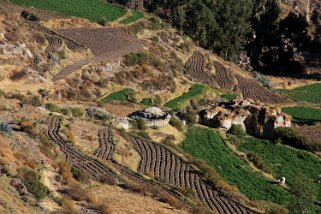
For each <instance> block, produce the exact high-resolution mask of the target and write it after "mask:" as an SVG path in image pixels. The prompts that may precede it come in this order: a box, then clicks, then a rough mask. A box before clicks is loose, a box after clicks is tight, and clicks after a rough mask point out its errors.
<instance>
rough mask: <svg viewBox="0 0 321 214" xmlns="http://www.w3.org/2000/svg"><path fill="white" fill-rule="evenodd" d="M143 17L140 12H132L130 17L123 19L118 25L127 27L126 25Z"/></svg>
mask: <svg viewBox="0 0 321 214" xmlns="http://www.w3.org/2000/svg"><path fill="white" fill-rule="evenodd" d="M143 17H144V14H143V13H142V12H139V11H133V12H132V15H131V16H129V17H127V18H125V19H124V20H122V21H121V22H120V23H121V24H124V25H128V24H130V23H132V22H136V21H137V20H139V19H141V18H143Z"/></svg>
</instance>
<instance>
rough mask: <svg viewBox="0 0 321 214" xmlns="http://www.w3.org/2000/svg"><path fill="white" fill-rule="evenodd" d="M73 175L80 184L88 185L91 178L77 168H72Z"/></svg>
mask: <svg viewBox="0 0 321 214" xmlns="http://www.w3.org/2000/svg"><path fill="white" fill-rule="evenodd" d="M71 174H72V176H73V177H74V178H75V179H76V180H77V181H79V182H83V183H87V182H88V181H89V177H88V176H87V175H86V174H85V173H84V172H83V171H81V170H80V169H78V168H76V167H72V168H71Z"/></svg>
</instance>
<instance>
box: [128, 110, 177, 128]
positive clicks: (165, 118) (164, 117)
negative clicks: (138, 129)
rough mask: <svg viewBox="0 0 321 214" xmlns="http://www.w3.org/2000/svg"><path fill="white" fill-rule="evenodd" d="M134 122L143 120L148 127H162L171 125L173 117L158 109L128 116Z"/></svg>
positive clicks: (137, 112)
mask: <svg viewBox="0 0 321 214" xmlns="http://www.w3.org/2000/svg"><path fill="white" fill-rule="evenodd" d="M128 117H129V118H130V119H132V120H138V119H143V120H144V122H145V124H146V126H147V127H154V128H158V127H162V126H164V125H166V124H168V123H169V120H170V119H171V115H169V114H168V113H166V112H164V111H163V110H162V109H160V108H157V107H150V108H147V109H144V110H141V111H136V112H134V113H132V114H130V115H129V116H128Z"/></svg>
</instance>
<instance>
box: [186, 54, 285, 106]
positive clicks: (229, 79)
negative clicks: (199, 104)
mask: <svg viewBox="0 0 321 214" xmlns="http://www.w3.org/2000/svg"><path fill="white" fill-rule="evenodd" d="M213 64H214V67H215V70H216V74H215V75H214V74H211V73H210V72H209V71H208V70H207V69H206V67H205V59H204V56H203V54H202V53H201V52H199V51H194V52H193V55H192V56H191V57H190V58H189V59H188V60H187V62H186V64H185V67H187V68H188V72H189V75H190V76H191V77H193V78H194V79H195V80H196V81H198V82H200V83H205V84H208V85H210V86H212V87H215V88H217V87H218V88H220V89H223V90H225V91H239V92H240V93H241V94H242V95H243V97H244V98H250V99H253V100H258V101H261V102H266V103H279V102H284V101H285V98H283V97H281V96H279V95H277V94H275V93H273V92H271V91H269V90H268V89H266V88H265V87H263V86H261V85H260V84H259V83H258V82H257V81H256V80H255V79H254V78H247V77H243V76H241V75H239V74H236V73H235V72H233V71H231V70H229V69H228V68H227V67H226V66H224V65H222V64H221V63H220V62H218V61H214V62H213Z"/></svg>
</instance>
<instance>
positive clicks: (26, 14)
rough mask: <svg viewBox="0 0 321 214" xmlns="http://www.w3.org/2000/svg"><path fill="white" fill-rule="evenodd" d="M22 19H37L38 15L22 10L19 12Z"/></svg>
mask: <svg viewBox="0 0 321 214" xmlns="http://www.w3.org/2000/svg"><path fill="white" fill-rule="evenodd" d="M20 15H21V16H22V17H23V18H24V19H27V20H29V21H39V17H38V16H36V15H34V14H32V13H29V12H28V11H25V10H23V11H22V12H21V14H20Z"/></svg>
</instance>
